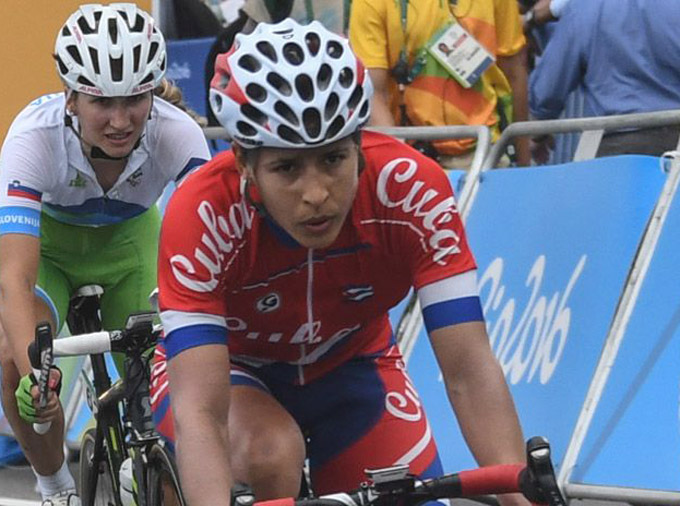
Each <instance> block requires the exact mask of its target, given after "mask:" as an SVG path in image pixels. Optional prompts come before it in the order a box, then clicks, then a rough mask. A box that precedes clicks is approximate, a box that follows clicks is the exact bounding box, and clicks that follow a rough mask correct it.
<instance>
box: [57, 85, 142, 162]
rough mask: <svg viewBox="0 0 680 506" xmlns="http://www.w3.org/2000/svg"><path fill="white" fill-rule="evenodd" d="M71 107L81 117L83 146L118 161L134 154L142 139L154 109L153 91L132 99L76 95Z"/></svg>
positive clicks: (71, 101)
mask: <svg viewBox="0 0 680 506" xmlns="http://www.w3.org/2000/svg"><path fill="white" fill-rule="evenodd" d="M67 107H68V108H69V110H70V111H71V112H72V113H73V114H75V115H76V116H78V122H79V124H80V136H81V138H82V141H83V143H85V144H87V145H89V146H90V147H92V146H98V147H99V148H101V149H102V150H103V151H104V153H106V154H107V155H109V156H111V157H115V158H118V157H123V156H127V155H128V154H130V152H131V151H132V149H133V148H134V146H135V144H136V143H137V141H138V140H139V138H140V137H141V135H142V132H143V131H144V127H145V126H146V121H147V119H148V117H149V112H150V110H151V92H148V93H143V94H141V95H134V96H132V97H95V96H93V95H86V94H84V93H73V94H72V95H71V96H70V97H69V101H68V104H67Z"/></svg>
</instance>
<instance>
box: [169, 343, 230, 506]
mask: <svg viewBox="0 0 680 506" xmlns="http://www.w3.org/2000/svg"><path fill="white" fill-rule="evenodd" d="M168 379H169V386H170V391H171V392H172V409H173V415H174V422H175V436H176V453H177V463H178V467H179V471H180V477H181V480H182V489H183V491H184V495H185V498H186V500H187V502H188V504H191V505H192V506H200V505H203V504H205V505H210V506H214V505H215V504H227V503H228V501H229V497H230V487H231V479H230V477H231V470H230V468H229V431H228V414H229V388H230V381H229V351H228V348H227V347H226V346H223V345H205V346H198V347H195V348H190V349H188V350H185V351H183V352H182V353H180V354H179V355H177V356H176V357H174V358H172V359H171V360H170V361H169V362H168Z"/></svg>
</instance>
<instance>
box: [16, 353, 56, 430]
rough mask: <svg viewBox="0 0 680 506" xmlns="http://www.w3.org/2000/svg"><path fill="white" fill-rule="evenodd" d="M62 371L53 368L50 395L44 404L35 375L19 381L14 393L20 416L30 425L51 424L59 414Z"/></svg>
mask: <svg viewBox="0 0 680 506" xmlns="http://www.w3.org/2000/svg"><path fill="white" fill-rule="evenodd" d="M61 377H62V374H61V370H60V369H59V368H58V367H56V366H52V367H51V368H50V377H49V380H48V394H47V399H45V401H44V403H42V402H41V398H40V391H39V389H38V382H37V381H36V379H35V376H34V375H33V373H31V374H27V375H26V376H24V377H22V378H21V380H20V381H19V386H18V387H17V389H16V391H15V392H14V396H15V397H16V400H17V410H18V411H19V416H20V417H21V418H22V419H23V420H25V421H26V422H29V423H44V422H50V421H53V420H55V419H56V418H57V416H58V414H59V392H60V391H61Z"/></svg>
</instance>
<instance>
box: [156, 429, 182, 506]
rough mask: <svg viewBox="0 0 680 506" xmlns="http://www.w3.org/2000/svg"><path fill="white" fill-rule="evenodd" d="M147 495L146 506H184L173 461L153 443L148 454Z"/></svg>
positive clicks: (163, 448) (170, 456) (161, 446)
mask: <svg viewBox="0 0 680 506" xmlns="http://www.w3.org/2000/svg"><path fill="white" fill-rule="evenodd" d="M147 493H148V500H147V506H160V505H163V506H185V502H184V497H183V496H182V488H181V487H180V484H179V473H178V472H177V467H176V466H175V459H174V457H173V456H172V454H171V453H170V452H169V451H168V450H167V448H165V446H164V445H162V444H159V443H155V444H154V445H153V446H152V447H151V451H150V452H149V463H148V470H147Z"/></svg>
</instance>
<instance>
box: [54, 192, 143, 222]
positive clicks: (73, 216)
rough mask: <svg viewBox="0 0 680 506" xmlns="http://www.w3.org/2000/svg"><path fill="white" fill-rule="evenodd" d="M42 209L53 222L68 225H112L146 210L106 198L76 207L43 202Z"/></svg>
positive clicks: (136, 205)
mask: <svg viewBox="0 0 680 506" xmlns="http://www.w3.org/2000/svg"><path fill="white" fill-rule="evenodd" d="M43 209H44V210H45V212H46V213H47V214H48V215H49V216H50V217H52V218H54V219H55V220H57V221H60V222H62V223H67V224H70V225H113V224H114V223H120V222H122V221H125V220H129V219H130V218H134V217H135V216H139V215H140V214H142V213H143V212H144V211H146V210H147V208H146V207H144V206H141V205H139V204H133V203H130V202H123V201H122V200H113V199H110V198H106V197H97V198H94V199H88V200H86V201H85V202H83V203H82V204H79V205H77V206H60V205H57V204H52V203H47V202H45V203H44V204H43Z"/></svg>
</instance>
